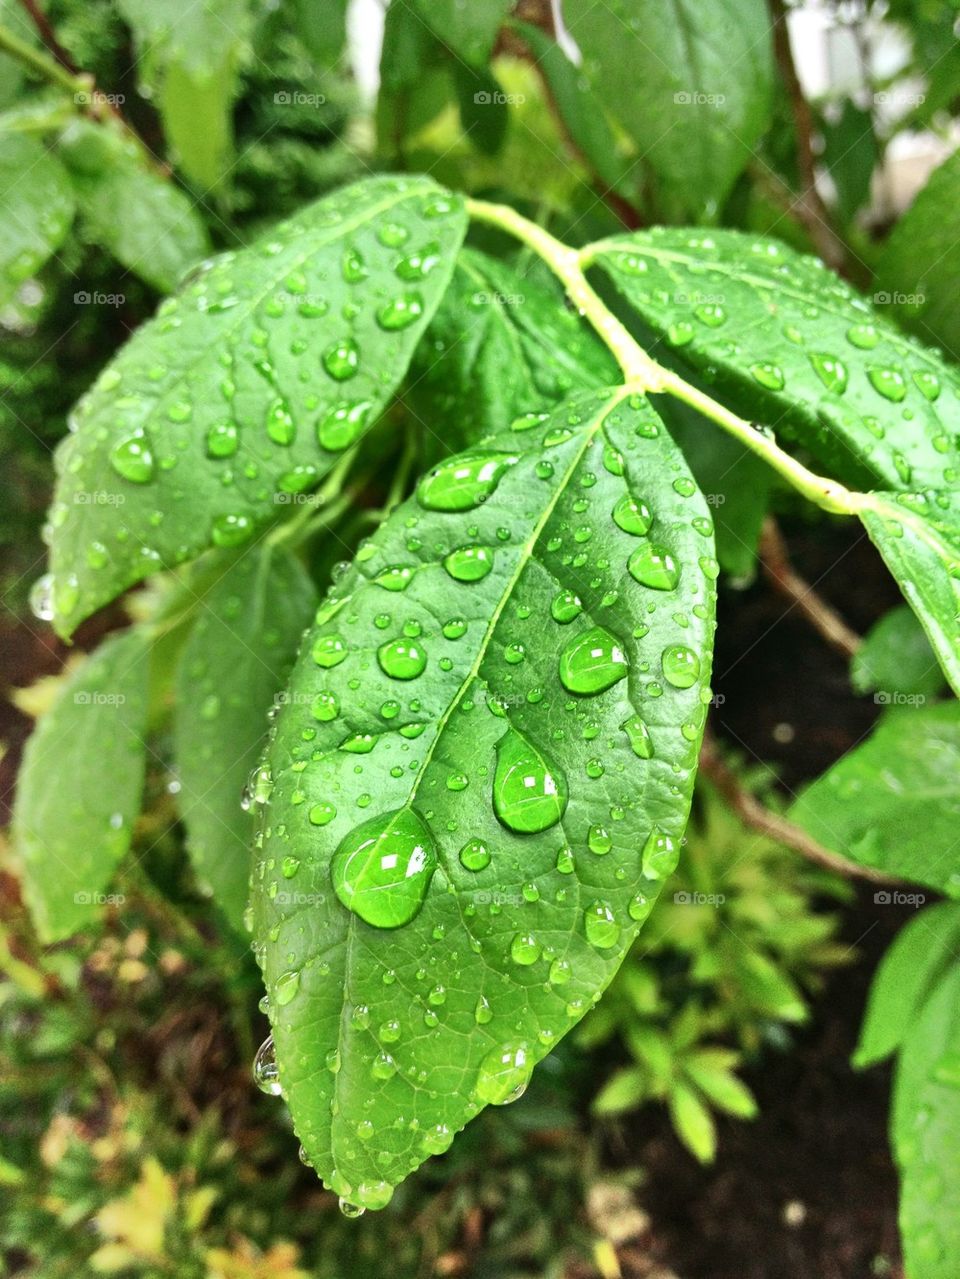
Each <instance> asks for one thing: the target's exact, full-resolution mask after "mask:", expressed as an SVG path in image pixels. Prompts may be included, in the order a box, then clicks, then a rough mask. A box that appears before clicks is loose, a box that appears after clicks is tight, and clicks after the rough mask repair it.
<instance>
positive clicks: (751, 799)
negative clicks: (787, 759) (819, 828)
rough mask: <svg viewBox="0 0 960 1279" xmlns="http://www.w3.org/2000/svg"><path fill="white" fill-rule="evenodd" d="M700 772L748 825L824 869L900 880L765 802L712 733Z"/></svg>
mask: <svg viewBox="0 0 960 1279" xmlns="http://www.w3.org/2000/svg"><path fill="white" fill-rule="evenodd" d="M700 771H701V772H702V774H703V776H704V777H707V778H709V780H710V781H711V782H713V784H714V786H716V788H717V790H718V791H719V792H720V794H721V795H722V796H723V798H724V799H725V800H726V801H727V803H728V804H729V805H730V807H731V808H732V809H733V811H734V812H735V813H736V814H737V816H738V817H739V818H740V820H741V821H742V822H743V824H744V825H745V826H749V827H750V829H751V830H755V831H757V832H758V833H759V834H761V835H766V836H767V837H768V838H770V839H773V840H776V842H777V843H778V844H783V845H784V846H785V847H787V848H792V849H793V851H794V852H795V853H799V854H800V855H801V857H806V859H807V860H808V861H811V862H813V863H814V864H815V865H817V866H821V867H823V869H824V870H830V871H833V872H834V873H835V874H837V875H843V876H845V877H846V878H847V879H866V880H869V881H870V883H872V884H895V883H899V882H900V881H899V880H896V879H893V878H891V877H890V876H889V875H884V874H883V873H882V872H881V871H878V870H871V869H870V868H869V867H867V866H858V865H857V864H856V862H851V861H848V860H847V859H846V858H845V857H839V856H838V855H837V854H836V853H832V852H831V851H830V850H829V849H828V848H824V847H823V845H822V844H818V843H817V841H816V840H815V839H813V838H812V837H811V836H810V835H808V834H807V832H806V831H805V830H803V829H802V828H801V827H800V826H797V825H795V824H794V823H793V822H791V821H790V820H789V819H788V818H786V817H783V816H782V815H781V814H780V813H775V812H774V811H773V810H772V809H770V808H767V807H766V805H765V804H762V803H761V802H760V800H759V799H757V797H756V795H753V794H751V792H750V791H748V790H745V789H744V787H742V786H741V785H740V782H739V780H738V778H737V776H736V774H735V773H734V772H733V771H732V769H730V768H729V767H728V766H727V764H726V763H725V762H724V760H723V758H722V756H721V754H720V750H719V748H718V746H717V742H716V739H715V738H714V737H713V736H712V735H711V734H710V733H709V732H707V733H705V734H704V737H703V746H702V747H701V748H700Z"/></svg>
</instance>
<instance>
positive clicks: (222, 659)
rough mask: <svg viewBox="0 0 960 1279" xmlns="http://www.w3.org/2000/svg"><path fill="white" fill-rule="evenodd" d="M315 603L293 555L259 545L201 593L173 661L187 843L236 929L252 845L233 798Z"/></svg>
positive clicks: (181, 800)
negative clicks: (177, 661)
mask: <svg viewBox="0 0 960 1279" xmlns="http://www.w3.org/2000/svg"><path fill="white" fill-rule="evenodd" d="M314 604H315V594H314V589H313V584H312V583H311V581H310V579H309V577H308V576H307V574H306V573H305V571H304V569H303V567H302V565H301V564H300V562H299V561H298V560H296V559H294V558H293V556H292V555H290V554H289V553H288V552H286V551H283V550H279V549H275V548H273V547H271V546H270V545H269V544H268V543H263V544H262V545H261V546H259V547H257V548H256V549H255V550H252V551H249V552H247V553H246V554H244V555H241V556H240V557H239V558H237V559H235V560H234V561H233V563H231V564H229V565H228V566H227V567H226V568H225V569H224V572H223V575H222V576H221V577H220V579H219V580H218V581H217V582H216V584H215V585H214V586H213V588H212V589H211V590H210V591H209V592H208V593H207V594H206V595H205V596H204V597H203V600H202V602H201V604H200V615H199V617H198V618H197V621H196V623H195V624H194V626H193V629H192V630H191V632H190V636H189V638H188V640H187V642H186V645H185V646H184V649H183V653H182V655H181V658H180V664H179V669H178V673H177V682H176V699H175V703H174V705H175V712H174V756H175V759H176V767H177V774H178V777H179V781H180V790H179V792H178V795H177V799H178V803H179V806H180V812H181V815H182V817H183V820H184V822H185V824H186V828H187V850H188V852H189V854H190V858H191V861H192V862H193V865H194V868H195V870H196V872H197V875H198V877H199V879H200V881H201V882H202V883H203V884H205V885H207V886H208V887H209V888H210V889H211V890H212V892H211V896H212V898H213V901H214V902H215V903H216V905H217V906H218V908H219V909H220V910H221V911H222V912H223V914H224V916H225V918H226V919H227V921H228V922H229V923H230V924H231V925H233V926H234V927H235V928H237V929H239V928H240V924H241V917H242V915H243V910H244V907H245V906H246V904H247V895H248V883H249V879H250V849H251V846H252V844H253V825H252V821H251V818H250V814H249V812H244V810H243V808H242V807H241V804H240V797H241V793H242V791H243V787H244V784H245V782H246V781H247V778H248V777H249V776H250V773H251V772H252V770H253V768H254V766H255V764H256V762H257V758H258V756H259V754H260V750H261V749H262V746H263V739H264V737H265V735H266V730H267V713H268V711H269V710H270V708H271V705H273V704H275V703H276V699H277V696H278V694H280V691H281V689H282V688H283V685H284V682H285V680H286V676H287V675H288V674H289V671H290V667H291V665H292V664H293V659H294V657H295V656H296V653H297V645H298V644H299V642H300V636H301V635H302V634H303V631H304V628H305V627H306V625H307V623H308V622H309V621H310V617H311V613H312V610H313V607H314Z"/></svg>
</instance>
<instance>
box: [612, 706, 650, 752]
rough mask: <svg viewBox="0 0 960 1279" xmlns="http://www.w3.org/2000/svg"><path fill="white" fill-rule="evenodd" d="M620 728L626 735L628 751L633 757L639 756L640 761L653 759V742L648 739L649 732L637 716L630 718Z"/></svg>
mask: <svg viewBox="0 0 960 1279" xmlns="http://www.w3.org/2000/svg"><path fill="white" fill-rule="evenodd" d="M620 727H621V728H622V729H623V731H624V732H625V733H626V735H627V739H628V741H629V742H630V749H631V750H632V751H633V753H634V755H637V756H639V758H640V759H653V741H652V740H651V737H650V730H649V729H648V728H647V726H646V724H645V723H644V722H643V720H642V719H641V718H640V716H639V715H633V716H631V718H630V719H628V720H625V721H624V722H623V723H622V724H621V725H620Z"/></svg>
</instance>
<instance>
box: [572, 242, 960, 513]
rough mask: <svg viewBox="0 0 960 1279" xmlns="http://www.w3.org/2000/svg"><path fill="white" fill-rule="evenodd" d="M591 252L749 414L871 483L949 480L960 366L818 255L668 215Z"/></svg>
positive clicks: (896, 485)
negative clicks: (678, 223) (674, 225)
mask: <svg viewBox="0 0 960 1279" xmlns="http://www.w3.org/2000/svg"><path fill="white" fill-rule="evenodd" d="M591 254H592V256H593V260H594V261H595V262H596V265H597V266H599V267H602V269H603V270H604V271H605V272H607V274H608V275H609V276H610V278H611V279H612V281H613V283H614V284H615V285H616V287H617V289H618V290H619V292H620V293H621V294H622V295H623V296H624V298H625V299H626V300H627V301H628V302H629V304H630V305H631V307H632V308H633V309H634V310H635V311H636V312H637V313H638V314H639V315H640V316H641V317H642V318H643V320H644V322H645V323H646V324H648V325H649V326H650V327H651V328H652V329H654V330H655V331H656V332H657V333H659V334H661V335H663V337H664V339H665V344H666V347H667V348H668V350H670V351H672V353H673V356H672V358H675V359H676V360H678V361H679V362H680V365H681V368H685V369H686V370H687V372H692V373H693V374H694V375H699V376H700V378H701V379H702V380H706V381H707V382H708V383H709V386H710V392H711V394H712V395H713V396H714V397H715V398H717V399H720V400H721V401H723V403H725V404H726V405H727V406H728V407H730V408H732V409H733V410H734V411H735V412H737V413H739V414H740V415H741V416H742V417H745V418H748V419H750V420H752V421H757V422H760V423H764V424H766V425H767V426H771V427H773V428H775V429H776V431H777V433H778V434H783V435H784V436H785V437H786V438H787V439H791V440H796V441H798V442H799V443H801V444H803V445H804V446H805V447H806V448H807V449H809V450H810V452H811V453H813V454H814V456H816V457H817V458H818V460H819V461H820V462H821V463H823V464H824V465H827V466H830V467H832V468H833V469H834V470H835V471H836V473H837V475H838V476H839V477H840V478H841V479H843V478H848V479H849V480H850V481H851V482H854V483H857V484H861V485H863V486H865V487H868V486H869V487H872V486H877V487H881V488H886V489H894V490H897V489H908V488H911V487H915V488H927V487H932V488H952V487H953V486H954V483H955V477H956V475H957V474H960V448H958V445H957V442H956V439H955V430H954V417H955V414H956V405H957V397H958V393H960V377H958V374H957V373H956V371H955V370H954V369H953V368H951V367H950V366H949V365H947V364H946V363H945V362H944V361H943V360H942V359H940V357H939V356H938V355H936V353H935V352H933V351H931V350H928V349H927V348H925V347H923V346H921V345H920V344H919V343H918V342H915V341H913V339H911V338H909V337H905V336H904V335H903V334H901V333H899V332H898V331H897V330H896V329H895V328H894V327H893V326H892V324H890V323H889V322H888V321H886V320H884V319H881V317H880V315H879V313H878V312H877V311H875V310H874V309H873V308H872V307H871V306H870V305H869V303H868V302H866V301H865V300H864V299H863V298H862V297H860V296H859V295H858V294H857V293H855V292H854V290H853V289H851V288H850V287H849V286H848V285H847V284H845V283H844V282H843V281H842V280H840V279H839V278H838V277H837V276H835V275H833V274H832V273H831V272H830V271H828V270H827V269H826V267H824V266H823V264H822V263H821V262H819V261H818V260H817V259H816V258H811V257H805V256H803V255H801V254H799V253H795V252H794V251H793V250H792V249H788V248H787V247H786V246H785V245H783V244H780V243H779V242H778V241H776V240H768V239H762V238H760V237H758V236H752V235H744V234H741V233H740V232H737V231H710V232H709V233H704V232H690V231H688V230H674V229H670V228H658V229H655V230H652V231H641V232H636V233H634V234H632V235H623V236H616V237H614V238H613V239H611V240H605V241H602V242H601V244H600V245H598V246H594V248H593V249H592V250H591Z"/></svg>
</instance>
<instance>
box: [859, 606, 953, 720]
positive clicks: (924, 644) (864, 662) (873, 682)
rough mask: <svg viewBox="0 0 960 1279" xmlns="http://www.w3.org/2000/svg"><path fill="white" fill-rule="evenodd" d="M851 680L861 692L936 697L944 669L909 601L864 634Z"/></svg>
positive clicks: (939, 689) (891, 696)
mask: <svg viewBox="0 0 960 1279" xmlns="http://www.w3.org/2000/svg"><path fill="white" fill-rule="evenodd" d="M850 682H851V683H852V685H853V687H854V689H855V690H856V692H858V693H873V692H880V693H881V695H883V694H885V695H886V696H887V697H888V698H890V699H891V700H892V698H893V697H894V696H896V695H897V694H900V695H903V696H906V697H909V696H911V695H915V694H920V695H921V696H922V697H935V696H936V694H937V693H939V692H940V691H941V689H942V688H943V673H942V671H941V670H940V666H939V663H938V662H937V659H936V657H935V655H934V652H933V649H932V648H931V647H930V641H929V640H928V639H927V636H926V633H925V631H924V629H923V627H922V626H921V624H920V622H919V621H918V619H917V617H916V615H915V614H914V613H913V611H912V610H911V609H910V608H908V607H907V605H906V604H901V605H899V606H898V607H897V608H892V609H891V610H890V612H889V613H885V614H884V615H883V617H881V619H880V621H879V622H876V623H875V624H874V625H873V626H872V627H871V628H870V630H869V631H868V632H867V634H866V635H865V636H864V639H863V643H862V644H861V646H860V648H859V649H858V650H857V651H856V653H854V655H853V661H852V662H851V664H850Z"/></svg>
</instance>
